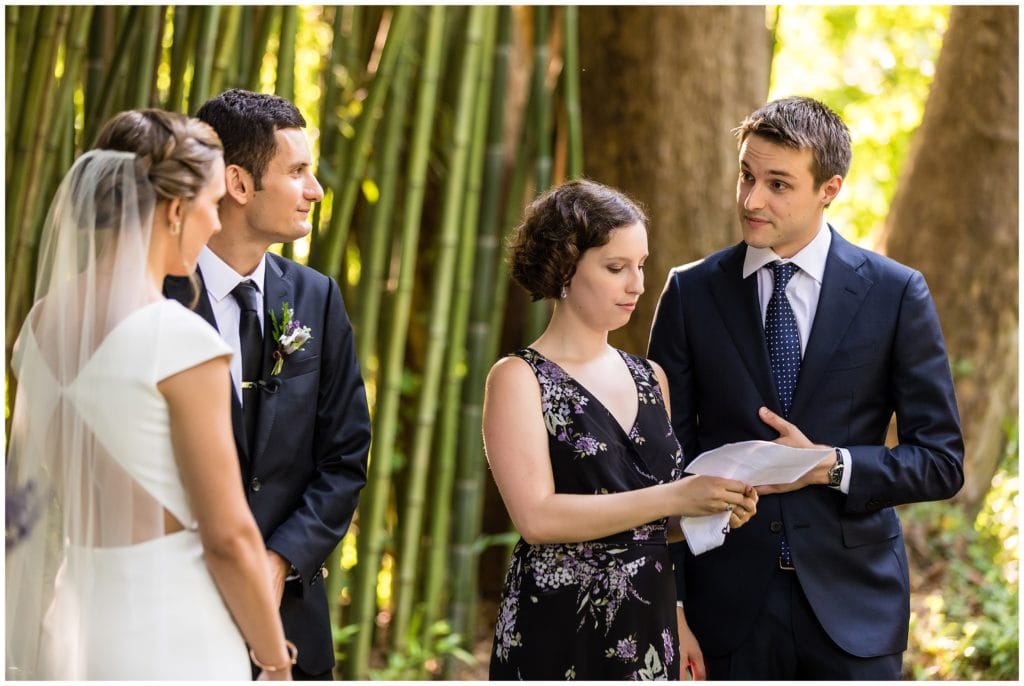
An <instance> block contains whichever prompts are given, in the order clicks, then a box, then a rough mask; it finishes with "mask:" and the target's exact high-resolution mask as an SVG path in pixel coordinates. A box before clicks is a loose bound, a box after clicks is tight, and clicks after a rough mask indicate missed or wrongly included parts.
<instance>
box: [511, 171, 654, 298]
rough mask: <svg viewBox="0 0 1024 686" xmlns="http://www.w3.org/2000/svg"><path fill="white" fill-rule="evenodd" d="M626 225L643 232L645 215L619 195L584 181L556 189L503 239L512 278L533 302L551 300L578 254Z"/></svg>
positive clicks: (573, 269)
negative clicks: (638, 225)
mask: <svg viewBox="0 0 1024 686" xmlns="http://www.w3.org/2000/svg"><path fill="white" fill-rule="evenodd" d="M631 224H643V226H644V229H647V226H648V221H647V215H646V214H645V213H644V211H643V209H641V207H640V205H639V204H638V203H636V202H634V201H633V200H631V199H630V198H629V197H628V196H626V194H625V193H622V192H621V191H617V190H615V189H614V188H610V187H608V186H604V185H602V184H600V183H597V182H595V181H588V180H586V179H580V180H576V181H568V182H566V183H563V184H562V185H560V186H556V187H555V188H552V189H551V190H549V191H548V192H547V193H545V194H544V195H542V196H541V197H539V198H537V199H536V200H534V201H533V202H532V203H530V205H529V206H528V207H527V208H526V213H525V216H524V217H523V222H522V224H520V225H519V226H518V227H516V229H515V231H514V232H513V234H512V236H511V238H510V239H509V255H508V260H509V266H510V267H511V270H512V278H513V279H515V281H516V283H518V284H519V285H520V286H522V287H523V288H525V289H526V290H527V291H528V292H529V293H530V297H531V299H533V300H542V299H544V298H554V299H557V298H558V297H559V295H560V294H561V291H562V287H563V286H564V285H566V284H567V283H569V281H570V280H571V279H572V277H573V274H575V273H576V265H577V263H579V261H580V257H582V256H583V253H585V252H586V251H587V250H590V249H591V248H596V247H599V246H602V245H605V244H606V243H607V242H608V240H609V239H610V237H611V232H612V231H613V230H615V229H618V228H621V227H623V226H629V225H631Z"/></svg>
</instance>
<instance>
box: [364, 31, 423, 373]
mask: <svg viewBox="0 0 1024 686" xmlns="http://www.w3.org/2000/svg"><path fill="white" fill-rule="evenodd" d="M415 67H416V63H415V59H414V54H413V51H412V50H411V49H410V48H408V47H406V49H403V50H402V53H401V55H400V57H399V61H398V69H397V71H396V72H395V80H394V83H393V84H392V93H391V101H390V104H389V106H388V108H387V112H386V113H385V119H384V128H383V134H382V136H381V146H380V147H381V153H380V155H381V165H380V200H379V201H378V202H377V204H376V206H374V208H373V219H372V223H371V225H370V232H369V233H370V239H371V240H370V245H369V249H368V250H367V253H366V255H365V257H364V259H363V273H362V275H361V278H360V280H359V286H360V289H359V309H358V315H357V317H358V321H359V323H358V325H357V328H356V331H357V333H358V336H359V338H358V346H359V354H358V357H359V361H360V364H362V365H363V378H364V379H367V380H371V379H374V378H375V377H376V373H375V371H374V370H373V369H371V368H370V361H371V359H372V358H373V357H374V356H379V351H378V332H379V330H380V319H381V312H380V303H381V297H382V296H383V294H384V290H385V288H386V281H387V273H386V269H385V267H386V262H387V256H388V250H389V248H390V247H391V243H392V230H391V226H392V221H391V218H392V216H393V215H394V211H395V209H396V208H397V207H398V205H399V202H398V200H399V198H398V187H399V173H398V165H399V159H400V153H401V146H402V144H403V143H404V142H405V141H404V140H403V138H402V132H403V130H404V125H405V119H406V112H407V110H408V108H409V97H410V95H411V92H410V88H409V84H410V82H411V80H412V77H413V75H414V70H415ZM374 385H376V384H374Z"/></svg>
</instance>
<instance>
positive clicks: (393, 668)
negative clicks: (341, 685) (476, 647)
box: [370, 614, 476, 681]
mask: <svg viewBox="0 0 1024 686" xmlns="http://www.w3.org/2000/svg"><path fill="white" fill-rule="evenodd" d="M419 618H420V617H419V615H418V614H417V616H416V617H415V618H414V620H413V621H412V623H411V624H410V626H409V631H408V634H407V638H406V641H405V643H404V647H403V649H402V650H400V651H399V650H390V651H388V653H387V665H386V666H384V667H382V668H380V669H371V670H370V678H371V679H372V680H374V681H399V680H409V679H418V678H420V676H421V673H422V672H423V671H424V670H425V671H427V672H430V673H434V674H436V673H438V672H439V671H440V669H441V664H442V662H443V659H444V658H446V657H449V656H451V657H453V658H455V659H456V660H459V661H460V662H462V663H464V664H467V665H470V666H475V665H476V658H474V657H473V655H472V654H470V653H469V652H467V651H466V650H464V649H463V648H461V647H460V645H461V643H462V638H461V637H460V636H459V634H457V633H452V631H451V628H450V626H449V625H448V622H446V621H439V622H434V623H433V624H431V625H430V628H429V629H428V630H427V632H426V638H425V639H424V640H421V638H420V629H419Z"/></svg>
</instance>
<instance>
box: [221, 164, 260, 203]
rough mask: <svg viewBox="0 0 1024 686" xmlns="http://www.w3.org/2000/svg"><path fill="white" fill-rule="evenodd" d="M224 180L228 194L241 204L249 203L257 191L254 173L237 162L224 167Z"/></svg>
mask: <svg viewBox="0 0 1024 686" xmlns="http://www.w3.org/2000/svg"><path fill="white" fill-rule="evenodd" d="M224 181H225V186H226V187H227V194H228V195H229V196H231V199H232V200H234V201H235V202H237V203H238V204H239V205H245V204H247V203H248V202H249V200H250V199H251V198H252V195H253V193H255V192H256V184H255V182H254V180H253V178H252V174H250V173H249V172H247V171H246V170H245V169H243V168H242V167H240V166H238V165H237V164H229V165H228V166H227V167H226V168H225V169H224Z"/></svg>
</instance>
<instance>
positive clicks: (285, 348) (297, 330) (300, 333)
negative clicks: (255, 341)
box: [270, 303, 313, 376]
mask: <svg viewBox="0 0 1024 686" xmlns="http://www.w3.org/2000/svg"><path fill="white" fill-rule="evenodd" d="M292 314H293V310H292V308H291V306H290V305H288V303H284V304H283V305H281V321H277V317H275V316H274V312H273V310H271V312H270V322H271V324H272V328H271V331H272V332H273V334H274V342H275V343H277V348H276V349H275V350H274V368H273V369H272V370H271V372H270V374H271V376H277V375H278V374H280V373H281V368H282V367H284V358H286V357H288V356H289V355H291V354H292V353H293V352H295V351H296V350H302V346H304V345H305V344H306V341H308V340H309V339H311V338H312V337H313V334H312V332H311V331H310V330H309V327H308V326H303V325H302V322H300V321H299V320H298V319H294V320H293V319H292Z"/></svg>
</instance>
